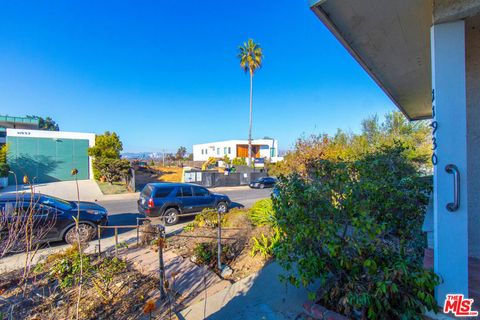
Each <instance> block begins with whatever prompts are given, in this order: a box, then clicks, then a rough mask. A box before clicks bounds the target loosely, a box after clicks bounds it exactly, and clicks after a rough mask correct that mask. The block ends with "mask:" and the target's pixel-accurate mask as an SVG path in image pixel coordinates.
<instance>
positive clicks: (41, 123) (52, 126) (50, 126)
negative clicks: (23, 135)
mask: <svg viewBox="0 0 480 320" xmlns="http://www.w3.org/2000/svg"><path fill="white" fill-rule="evenodd" d="M27 118H29V119H37V120H38V128H39V129H40V130H46V131H60V127H59V126H58V124H57V123H56V122H55V121H54V120H53V119H52V118H50V117H46V118H45V119H44V118H42V117H39V116H27Z"/></svg>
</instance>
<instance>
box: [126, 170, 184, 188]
mask: <svg viewBox="0 0 480 320" xmlns="http://www.w3.org/2000/svg"><path fill="white" fill-rule="evenodd" d="M182 171H183V169H182V168H180V167H161V166H153V167H148V168H142V169H139V170H137V171H136V172H135V180H136V184H137V185H145V184H147V183H150V182H181V181H182Z"/></svg>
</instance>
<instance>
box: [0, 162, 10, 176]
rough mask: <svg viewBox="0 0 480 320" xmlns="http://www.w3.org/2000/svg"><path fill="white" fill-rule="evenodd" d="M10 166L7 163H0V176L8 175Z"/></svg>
mask: <svg viewBox="0 0 480 320" xmlns="http://www.w3.org/2000/svg"><path fill="white" fill-rule="evenodd" d="M9 172H10V166H9V165H8V164H7V163H0V178H4V177H8V173H9Z"/></svg>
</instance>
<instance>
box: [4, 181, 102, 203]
mask: <svg viewBox="0 0 480 320" xmlns="http://www.w3.org/2000/svg"><path fill="white" fill-rule="evenodd" d="M33 188H34V192H35V193H41V194H46V195H50V196H54V197H58V198H62V199H65V200H73V201H76V200H77V186H76V184H75V181H58V182H51V183H40V184H36V185H34V186H33ZM78 189H79V192H80V200H81V201H96V200H102V199H103V198H104V197H105V196H104V195H103V194H102V191H100V188H99V187H98V185H97V183H96V182H95V181H94V180H78ZM16 190H18V191H21V192H30V187H29V186H26V185H19V186H18V187H16V186H8V187H7V188H5V189H1V190H0V194H1V193H14V192H15V191H16Z"/></svg>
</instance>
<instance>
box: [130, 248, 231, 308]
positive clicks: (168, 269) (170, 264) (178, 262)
mask: <svg viewBox="0 0 480 320" xmlns="http://www.w3.org/2000/svg"><path fill="white" fill-rule="evenodd" d="M121 256H122V257H124V258H125V259H126V260H127V261H130V262H131V263H132V264H133V266H134V267H135V268H136V269H137V270H138V271H140V272H141V273H143V274H145V275H147V276H152V277H156V278H158V270H159V257H158V252H155V251H154V250H153V248H152V247H139V248H132V249H128V250H125V252H124V253H123V254H122V255H121ZM163 259H164V265H165V278H166V280H167V281H168V283H169V285H170V288H171V289H172V290H173V291H174V292H175V293H176V299H175V302H176V304H177V305H179V307H180V308H182V306H186V305H191V304H194V303H196V302H198V301H200V300H202V299H205V298H207V299H208V297H209V296H211V295H213V294H215V293H217V292H219V291H222V290H223V289H225V288H227V287H229V286H230V282H229V281H226V280H223V279H221V278H220V277H219V276H217V274H215V273H214V272H213V271H212V270H210V269H209V268H207V267H205V266H198V265H196V264H195V263H193V262H191V261H190V260H189V259H185V258H183V257H181V256H178V255H176V254H174V253H172V251H166V252H164V255H163Z"/></svg>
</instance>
